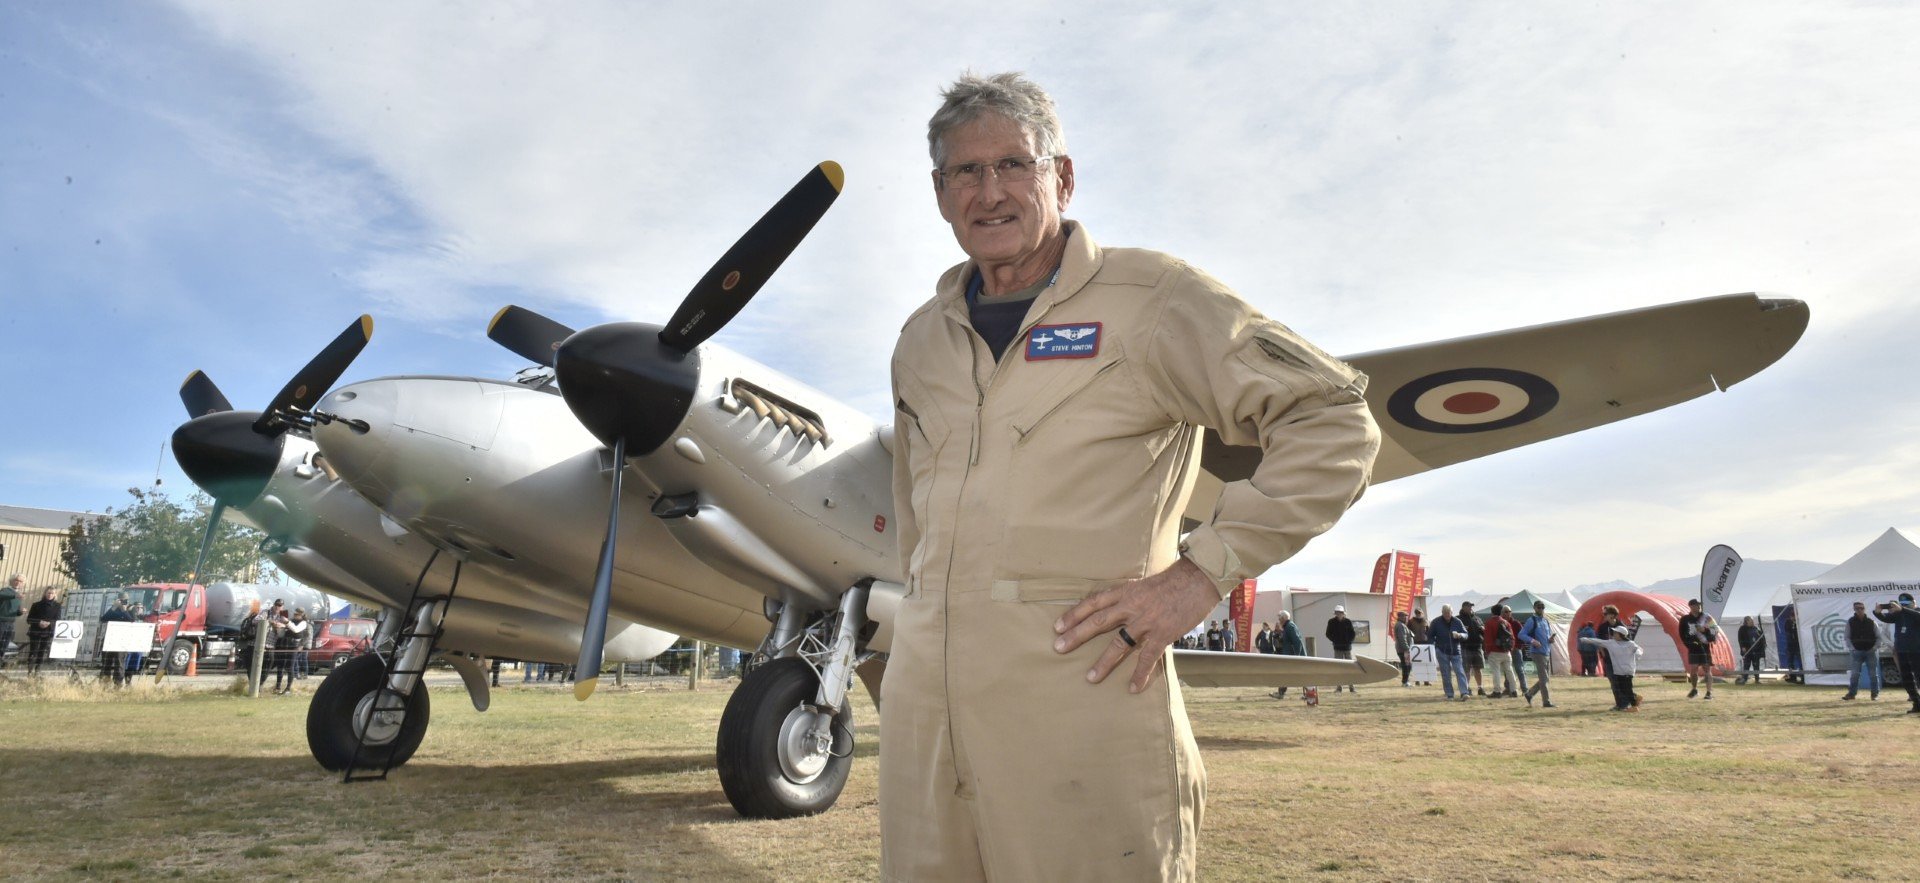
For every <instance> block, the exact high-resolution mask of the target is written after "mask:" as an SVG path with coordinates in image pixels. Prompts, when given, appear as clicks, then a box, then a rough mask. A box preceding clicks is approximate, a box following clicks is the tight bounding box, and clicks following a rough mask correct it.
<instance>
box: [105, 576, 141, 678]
mask: <svg viewBox="0 0 1920 883" xmlns="http://www.w3.org/2000/svg"><path fill="white" fill-rule="evenodd" d="M134 621H135V619H134V616H133V611H131V610H128V609H127V596H125V595H121V596H120V597H118V598H115V599H113V606H112V607H109V608H107V609H106V611H105V612H103V613H101V614H100V640H101V642H102V643H103V644H104V642H105V641H106V640H107V623H110V622H134ZM100 678H101V680H107V679H112V680H113V685H114V686H115V687H124V686H126V685H127V682H128V681H130V680H132V677H131V676H129V675H128V674H127V665H126V654H125V653H118V652H115V653H108V652H105V651H104V650H103V651H101V653H100Z"/></svg>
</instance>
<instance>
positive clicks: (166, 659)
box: [160, 638, 199, 675]
mask: <svg viewBox="0 0 1920 883" xmlns="http://www.w3.org/2000/svg"><path fill="white" fill-rule="evenodd" d="M197 652H199V651H198V650H197V649H195V648H194V646H193V642H192V641H189V640H187V639H186V638H174V639H173V640H171V641H168V642H167V655H166V656H163V657H161V659H160V664H161V665H164V666H166V667H167V674H170V675H183V674H186V673H187V663H188V662H190V661H192V660H193V654H195V653H197Z"/></svg>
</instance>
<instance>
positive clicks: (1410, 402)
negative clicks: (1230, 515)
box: [1189, 294, 1808, 513]
mask: <svg viewBox="0 0 1920 883" xmlns="http://www.w3.org/2000/svg"><path fill="white" fill-rule="evenodd" d="M1807 317H1808V311H1807V305H1806V304H1805V303H1803V302H1801V301H1797V300H1790V299H1785V298H1765V297H1761V296H1759V295H1756V294H1730V295H1725V296H1721V297H1710V298H1705V299H1702V300H1694V301H1686V302H1683V303H1676V304H1667V305H1664V306H1657V307H1647V308H1644V309H1638V310H1627V311H1625V312H1620V313H1611V314H1608V315H1604V316H1593V317H1589V318H1585V319H1573V320H1569V321H1565V322H1554V323H1551V324H1547V325H1536V326H1533V327H1531V328H1519V329H1514V330H1511V331H1499V332H1494V333H1492V334H1482V335H1475V336H1472V337H1462V338H1457V339H1454V340H1445V341H1440V342H1438V343H1425V344H1417V345H1414V346H1407V347H1400V348H1397V349H1390V350H1381V351H1379V352H1372V353H1364V354H1361V355H1357V356H1348V357H1346V360H1347V361H1348V362H1350V363H1352V364H1353V365H1354V367H1357V368H1359V369H1360V370H1361V371H1364V372H1366V374H1367V376H1368V383H1367V405H1368V407H1369V408H1371V409H1372V411H1373V416H1374V419H1375V420H1376V421H1377V422H1378V423H1379V424H1380V430H1381V434H1382V435H1383V436H1384V438H1383V439H1382V444H1381V448H1380V457H1379V459H1378V460H1376V461H1375V462H1374V467H1373V482H1374V483H1375V484H1378V483H1380V482H1383V481H1392V480H1394V479H1396V478H1404V477H1406V476H1409V475H1414V474H1417V473H1421V472H1425V471H1427V470H1429V469H1438V468H1440V467H1442V466H1450V465H1452V464H1454V463H1460V462H1464V461H1466V460H1472V459H1474V458H1477V457H1484V456H1486V455H1488V454H1493V453H1498V452H1500V451H1504V450H1508V449H1511V448H1517V447H1520V446H1522V445H1529V444H1533V443H1534V442H1537V441H1544V440H1546V439H1550V438H1554V437H1557V436H1562V435H1567V434H1569V433H1573V432H1579V431H1581V430H1584V429H1591V428H1593V427H1595V426H1601V425H1604V424H1607V423H1612V422H1614V421H1616V420H1623V419H1626V418H1628V417H1633V416H1637V415H1640V414H1645V413H1648V412H1650V411H1657V410H1659V409H1661V408H1665V407H1667V406H1669V405H1675V404H1678V403H1680V402H1684V401H1686V400H1688V399H1692V398H1697V397H1699V396H1702V395H1706V394H1707V393H1710V392H1713V391H1715V390H1725V389H1726V388H1727V387H1730V386H1732V385H1734V384H1735V383H1738V382H1740V381H1742V380H1745V379H1747V378H1748V377H1752V376H1753V375H1754V374H1757V373H1759V372H1760V371H1761V370H1762V369H1764V368H1766V367H1767V366H1768V365H1771V364H1773V363H1774V362H1775V361H1777V360H1779V358H1780V357H1781V356H1783V355H1786V353H1787V350H1789V349H1792V348H1793V345H1794V344H1795V343H1796V342H1798V341H1799V340H1800V335H1801V333H1802V332H1804V331H1805V330H1806V328H1807ZM1259 462H1260V451H1259V450H1258V449H1256V448H1246V447H1232V446H1228V445H1224V444H1221V443H1220V441H1219V439H1218V438H1217V437H1216V436H1214V435H1213V434H1212V433H1208V436H1207V443H1206V450H1205V452H1204V454H1203V460H1202V465H1203V467H1204V468H1205V469H1206V471H1207V472H1208V473H1209V474H1210V475H1211V476H1212V477H1213V478H1214V479H1216V480H1218V481H1220V482H1232V481H1238V480H1240V479H1243V478H1246V477H1247V476H1249V475H1252V474H1253V470H1254V468H1255V467H1256V466H1258V465H1259ZM1206 484H1207V485H1209V486H1211V485H1213V482H1211V481H1208V482H1206ZM1208 489H1209V488H1205V487H1203V488H1201V489H1200V490H1202V491H1204V490H1208ZM1214 492H1215V494H1216V495H1217V488H1215V489H1214ZM1202 495H1203V494H1201V493H1199V492H1196V497H1199V496H1202ZM1208 500H1209V502H1208V503H1207V505H1208V506H1211V502H1210V500H1211V497H1209V498H1208ZM1192 511H1194V510H1193V509H1191V508H1190V509H1189V513H1191V512H1192Z"/></svg>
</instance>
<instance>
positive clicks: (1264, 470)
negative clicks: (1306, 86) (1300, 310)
mask: <svg viewBox="0 0 1920 883" xmlns="http://www.w3.org/2000/svg"><path fill="white" fill-rule="evenodd" d="M943 97H944V101H943V103H942V105H941V107H940V109H939V110H938V111H937V112H936V113H935V114H934V116H933V118H932V120H931V121H930V123H929V125H928V133H927V134H928V141H929V144H930V146H931V150H932V154H933V163H934V166H935V169H934V172H933V182H932V183H933V189H934V196H935V199H936V201H937V202H938V205H939V209H940V216H941V217H942V218H943V219H945V220H946V221H947V223H948V224H950V225H951V226H952V228H953V234H954V238H955V239H956V240H958V242H959V244H960V248H961V250H962V251H964V252H965V253H966V255H967V258H968V260H967V261H966V262H964V263H962V264H960V265H959V266H956V267H954V268H953V269H952V270H950V271H948V272H947V273H946V274H945V275H944V276H943V277H941V279H940V281H939V283H938V286H937V293H936V294H935V296H934V298H933V299H932V300H931V301H929V302H928V303H927V304H926V305H925V306H923V307H921V308H920V309H918V310H916V311H915V312H914V313H913V314H912V315H911V316H910V317H909V318H908V319H907V322H906V325H905V327H904V328H902V330H901V333H900V339H899V342H898V344H897V345H896V347H895V350H894V356H893V389H894V396H895V408H896V413H895V415H894V421H895V424H894V425H895V429H894V467H895V471H894V476H895V480H894V496H895V515H896V518H897V520H898V522H899V528H900V532H899V538H900V544H901V545H900V553H901V560H902V561H903V562H904V563H905V569H906V572H907V581H908V591H907V597H906V600H905V601H904V602H903V603H902V605H901V608H900V612H899V615H898V619H897V620H896V623H895V628H896V629H897V635H896V638H895V640H894V644H893V655H892V658H891V659H890V661H889V663H888V667H887V673H886V682H885V685H884V687H883V699H882V702H881V729H882V731H883V732H885V734H886V736H885V739H884V741H883V744H882V747H881V762H880V804H881V814H880V816H881V855H882V858H881V862H882V876H884V877H885V878H886V879H889V880H932V879H942V880H944V879H968V880H971V879H981V878H988V879H996V880H1058V879H1108V880H1136V879H1191V878H1192V877H1193V876H1194V874H1195V858H1194V856H1195V852H1194V848H1195V838H1196V836H1197V835H1198V832H1199V825H1200V817H1201V803H1202V795H1203V794H1204V793H1205V789H1206V784H1205V775H1204V773H1203V771H1202V770H1201V766H1200V757H1199V752H1198V750H1197V748H1196V746H1195V745H1194V741H1193V735H1192V732H1191V731H1190V730H1189V728H1188V724H1187V717H1186V710H1185V707H1184V705H1183V704H1182V702H1181V698H1180V690H1179V686H1178V684H1177V683H1176V682H1175V680H1174V678H1173V677H1172V676H1171V675H1172V672H1171V671H1170V670H1169V669H1170V665H1169V662H1168V660H1169V659H1170V657H1168V656H1167V655H1166V649H1167V647H1168V646H1169V645H1171V644H1172V643H1173V642H1174V641H1175V640H1176V639H1178V638H1179V637H1180V636H1182V635H1184V634H1186V633H1187V631H1188V630H1189V629H1191V628H1193V626H1194V625H1195V624H1197V623H1199V622H1200V621H1201V620H1202V619H1203V618H1204V617H1205V616H1206V615H1207V613H1208V612H1209V611H1211V610H1212V609H1213V608H1214V607H1215V606H1216V605H1218V604H1219V602H1220V599H1221V598H1222V597H1223V596H1225V595H1226V594H1227V593H1228V592H1229V591H1231V590H1232V589H1233V587H1234V586H1236V585H1238V584H1239V582H1240V580H1242V579H1245V578H1248V577H1252V576H1256V575H1258V574H1260V573H1261V572H1262V571H1264V570H1265V569H1266V568H1267V567H1269V566H1271V565H1273V564H1274V563H1276V562H1279V561H1282V560H1284V559H1286V558H1288V557H1289V556H1291V555H1293V554H1294V553H1295V552H1297V551H1299V550H1300V548H1301V547H1302V546H1303V545H1304V544H1305V543H1306V542H1307V541H1308V540H1309V539H1311V538H1312V537H1314V536H1316V535H1318V534H1320V533H1321V532H1323V531H1325V530H1326V529H1327V528H1329V527H1331V526H1332V525H1333V523H1334V521H1336V520H1337V519H1338V518H1339V517H1340V515H1341V514H1342V513H1343V512H1345V511H1346V509H1347V507H1348V506H1349V505H1351V504H1352V503H1353V501H1354V500H1355V499H1357V498H1358V497H1359V495H1360V492H1361V490H1362V489H1363V488H1364V487H1365V486H1366V481H1367V475H1368V472H1369V470H1370V469H1371V466H1372V462H1373V457H1374V454H1375V453H1376V452H1377V450H1378V448H1379V432H1378V429H1377V428H1376V427H1375V426H1374V425H1373V422H1372V420H1371V418H1370V417H1369V416H1368V413H1367V408H1366V403H1365V401H1364V399H1363V398H1362V392H1363V390H1364V382H1365V379H1364V377H1363V376H1362V375H1360V374H1359V373H1358V372H1356V371H1355V370H1354V369H1353V368H1351V367H1349V366H1347V365H1346V364H1344V363H1342V362H1340V361H1338V360H1336V359H1333V358H1332V357H1330V356H1327V355H1326V354H1325V353H1322V352H1321V351H1320V350H1318V349H1315V348H1314V347H1312V346H1311V345H1309V344H1307V343H1306V342H1305V341H1303V340H1301V339H1300V338H1299V337H1297V336H1295V335H1294V334H1293V333H1292V332H1291V331H1289V330H1288V329H1286V328H1285V327H1283V326H1281V325H1280V324H1278V323H1276V322H1273V321H1270V320H1268V319H1266V318H1265V317H1263V316H1261V315H1260V314H1259V313H1257V312H1255V311H1254V310H1253V309H1252V308H1251V307H1249V306H1248V305H1247V304H1246V303H1245V302H1243V301H1241V300H1240V298H1238V297H1237V296H1235V295H1234V293H1233V292H1232V291H1230V290H1228V289H1227V288H1226V286H1224V285H1222V284H1221V283H1219V282H1217V281H1215V280H1213V279H1212V278H1210V277H1208V276H1206V275H1204V274H1202V273H1201V272H1199V271H1198V270H1195V269H1194V268H1192V267H1189V266H1187V265H1186V264H1183V263H1181V262H1180V261H1178V260H1175V259H1173V258H1171V257H1168V256H1166V255H1163V254H1158V253H1154V252H1148V251H1140V250H1134V249H1109V248H1103V247H1101V246H1100V245H1098V244H1097V243H1095V242H1094V240H1093V237H1092V235H1091V234H1089V233H1088V232H1087V230H1086V229H1085V228H1083V227H1081V226H1080V225H1079V224H1076V223H1074V222H1071V221H1066V220H1064V219H1063V218H1062V217H1061V213H1062V212H1063V211H1064V210H1065V209H1066V208H1067V205H1068V202H1069V201H1070V200H1071V199H1072V197H1073V191H1074V167H1073V160H1072V159H1071V158H1070V157H1069V156H1068V154H1067V148H1066V142H1065V138H1064V136H1063V135H1062V133H1061V128H1060V123H1059V119H1058V118H1057V117H1056V115H1055V112H1054V107H1053V101H1052V99H1050V98H1049V97H1048V96H1047V95H1046V93H1045V92H1043V91H1042V90H1041V89H1040V88H1039V87H1038V86H1036V85H1034V84H1033V83H1031V82H1029V81H1027V80H1026V79H1024V78H1022V77H1020V76H1019V75H1017V74H1001V75H997V76H992V77H975V76H967V77H963V78H962V79H961V80H960V81H958V82H957V83H955V84H954V85H953V86H952V87H951V88H949V89H948V90H946V92H945V93H944V96H943ZM1202 427H1205V428H1207V429H1212V430H1215V431H1217V432H1219V433H1220V434H1221V436H1222V438H1223V439H1224V440H1225V441H1226V442H1228V443H1230V444H1236V445H1247V446H1258V447H1260V448H1261V449H1262V450H1263V451H1264V457H1263V459H1262V461H1261V463H1260V465H1259V467H1258V469H1257V470H1256V471H1255V472H1254V474H1253V476H1252V477H1251V478H1250V479H1247V480H1243V481H1236V482H1234V483H1232V484H1229V485H1228V486H1227V487H1226V489H1225V491H1224V492H1223V493H1222V494H1221V497H1220V501H1219V502H1218V503H1217V504H1216V505H1215V507H1214V508H1213V510H1212V512H1211V514H1210V515H1209V516H1208V517H1207V519H1206V521H1205V522H1204V523H1202V524H1201V525H1200V526H1199V527H1197V528H1195V529H1194V530H1193V531H1192V532H1191V533H1190V534H1188V535H1187V536H1186V537H1185V538H1184V539H1182V538H1181V536H1180V517H1181V513H1182V512H1183V511H1184V510H1185V508H1186V504H1187V501H1188V497H1189V496H1190V495H1191V492H1192V487H1193V481H1194V477H1195V469H1196V466H1197V461H1198V459H1199V454H1200V442H1201V438H1202V434H1201V433H1202ZM1129 656H1132V657H1133V658H1134V659H1133V666H1132V670H1131V673H1130V674H1129V675H1127V676H1124V677H1121V678H1114V679H1112V680H1109V679H1108V675H1109V674H1111V673H1112V672H1113V671H1114V670H1115V669H1116V668H1118V667H1120V666H1121V665H1122V664H1124V663H1126V662H1127V661H1128V657H1129ZM1163 675H1165V676H1163Z"/></svg>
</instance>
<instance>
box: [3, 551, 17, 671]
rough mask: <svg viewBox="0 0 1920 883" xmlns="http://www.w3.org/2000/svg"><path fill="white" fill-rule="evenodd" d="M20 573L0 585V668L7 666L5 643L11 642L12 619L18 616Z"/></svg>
mask: <svg viewBox="0 0 1920 883" xmlns="http://www.w3.org/2000/svg"><path fill="white" fill-rule="evenodd" d="M21 582H22V580H21V579H20V574H17V573H16V574H14V575H13V577H12V578H11V579H8V580H7V584H6V585H5V586H0V668H6V667H7V645H9V644H12V643H13V621H14V620H16V619H19V618H20V583H21Z"/></svg>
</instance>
